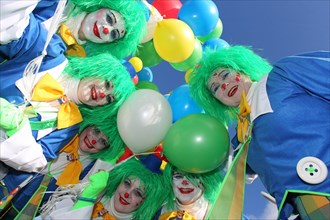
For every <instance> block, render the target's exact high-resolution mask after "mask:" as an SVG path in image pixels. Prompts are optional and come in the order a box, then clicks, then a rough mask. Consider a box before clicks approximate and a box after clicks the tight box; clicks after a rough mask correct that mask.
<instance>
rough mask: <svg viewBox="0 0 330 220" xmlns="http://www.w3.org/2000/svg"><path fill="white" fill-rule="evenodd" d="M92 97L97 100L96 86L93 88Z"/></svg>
mask: <svg viewBox="0 0 330 220" xmlns="http://www.w3.org/2000/svg"><path fill="white" fill-rule="evenodd" d="M91 97H92V99H93V100H95V101H96V100H97V92H96V89H95V86H94V87H93V88H91Z"/></svg>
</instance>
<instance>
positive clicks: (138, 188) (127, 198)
mask: <svg viewBox="0 0 330 220" xmlns="http://www.w3.org/2000/svg"><path fill="white" fill-rule="evenodd" d="M144 194H145V189H144V185H143V184H142V183H141V182H140V180H139V179H137V178H134V177H128V178H127V179H125V180H124V181H123V182H122V183H121V184H120V185H119V186H118V188H117V190H116V192H115V195H114V196H115V198H114V206H115V209H116V211H117V212H120V213H126V214H128V213H131V212H134V211H135V210H136V209H137V208H139V206H140V205H141V203H142V202H143V200H144Z"/></svg>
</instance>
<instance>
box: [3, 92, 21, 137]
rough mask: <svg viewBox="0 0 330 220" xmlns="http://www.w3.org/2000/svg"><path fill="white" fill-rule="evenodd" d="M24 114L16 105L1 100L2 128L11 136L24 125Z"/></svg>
mask: <svg viewBox="0 0 330 220" xmlns="http://www.w3.org/2000/svg"><path fill="white" fill-rule="evenodd" d="M23 119H24V114H23V112H22V111H20V109H18V108H17V107H16V106H15V105H14V104H12V103H10V102H8V101H7V100H6V99H3V98H0V127H1V128H3V129H5V131H6V134H7V135H8V136H11V135H13V134H15V133H16V131H18V130H19V129H20V128H21V127H22V125H24V123H25V122H24V123H22V121H23Z"/></svg>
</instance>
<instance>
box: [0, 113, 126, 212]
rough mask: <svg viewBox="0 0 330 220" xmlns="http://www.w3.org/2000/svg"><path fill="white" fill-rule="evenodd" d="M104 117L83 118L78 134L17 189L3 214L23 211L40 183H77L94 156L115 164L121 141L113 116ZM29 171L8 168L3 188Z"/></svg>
mask: <svg viewBox="0 0 330 220" xmlns="http://www.w3.org/2000/svg"><path fill="white" fill-rule="evenodd" d="M107 121H108V123H102V124H100V125H95V124H90V123H91V122H92V119H90V118H85V120H84V121H83V122H82V124H81V131H80V134H79V136H76V137H75V138H74V139H73V140H72V141H71V142H70V143H69V144H68V145H67V146H65V147H64V148H63V149H62V150H61V152H60V154H59V156H58V157H57V158H56V159H55V160H53V161H50V162H49V163H48V168H47V170H43V171H42V172H41V173H40V174H37V175H35V177H34V178H33V180H32V181H30V182H29V184H27V185H26V186H25V187H24V188H23V189H21V190H20V192H19V193H18V194H17V195H16V196H15V198H14V199H13V200H12V205H13V207H15V208H14V209H11V211H10V212H9V213H7V215H6V217H13V218H14V217H15V216H17V215H18V214H19V213H20V214H22V213H23V214H25V213H26V211H25V209H26V208H25V206H26V205H27V207H29V205H30V204H28V201H29V200H30V199H31V198H34V197H38V194H40V188H41V187H45V188H47V191H54V190H55V189H56V188H57V187H58V186H62V185H67V184H77V183H79V181H80V180H82V179H83V178H84V176H85V175H86V173H87V172H88V171H89V169H90V168H91V167H92V166H93V164H94V162H95V160H97V159H101V160H102V161H106V162H107V163H112V164H115V161H116V160H117V158H118V157H119V156H120V155H121V153H122V151H123V148H124V143H123V142H122V140H121V139H120V136H119V134H118V131H117V128H116V126H115V124H116V122H115V119H111V118H109V119H108V120H107ZM103 131H104V132H103ZM41 174H42V175H41ZM29 175H30V174H27V173H23V172H16V171H11V172H9V173H8V175H7V176H6V177H5V178H4V180H3V181H4V183H5V184H6V187H7V190H8V191H11V190H12V189H13V188H15V187H16V186H17V185H18V184H20V183H21V182H22V181H24V179H26V178H27V177H28V176H29ZM50 195H51V194H50V193H47V194H45V196H44V198H42V197H41V198H40V202H41V200H43V201H47V199H48V198H49V196H50ZM41 204H42V203H41ZM14 210H15V211H14ZM30 212H31V210H30ZM33 214H36V212H35V213H33Z"/></svg>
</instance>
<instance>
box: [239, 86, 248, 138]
mask: <svg viewBox="0 0 330 220" xmlns="http://www.w3.org/2000/svg"><path fill="white" fill-rule="evenodd" d="M239 111H240V112H239V116H238V126H237V138H238V141H239V142H240V143H244V142H245V141H246V137H247V135H248V133H247V132H248V127H249V120H248V119H247V116H248V115H249V114H250V113H251V108H250V106H249V104H248V102H247V99H246V96H245V92H244V91H243V92H242V98H241V102H240V105H239Z"/></svg>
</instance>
